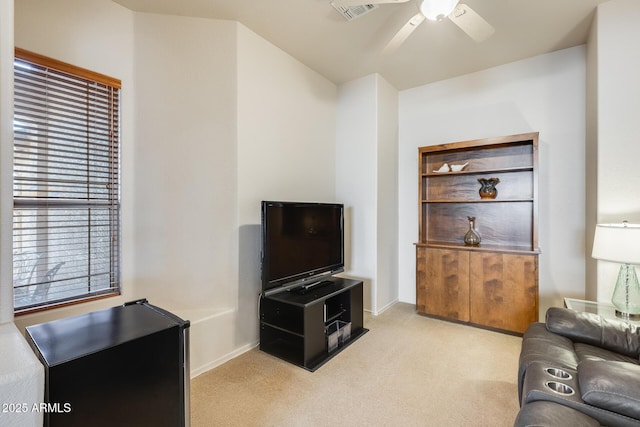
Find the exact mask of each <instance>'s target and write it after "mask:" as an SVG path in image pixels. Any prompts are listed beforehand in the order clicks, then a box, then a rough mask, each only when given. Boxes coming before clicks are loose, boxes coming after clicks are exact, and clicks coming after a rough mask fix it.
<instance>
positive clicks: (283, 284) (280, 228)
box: [260, 201, 367, 371]
mask: <svg viewBox="0 0 640 427" xmlns="http://www.w3.org/2000/svg"><path fill="white" fill-rule="evenodd" d="M342 271H344V205H342V204H338V203H308V202H270V201H263V202H262V293H261V296H260V349H261V350H262V351H265V352H267V353H269V354H272V355H274V356H277V357H279V358H281V359H284V360H287V361H289V362H291V363H294V364H296V365H298V366H301V367H303V368H305V369H307V370H310V371H314V370H316V369H318V368H319V367H320V366H322V365H323V364H324V363H326V362H327V361H328V360H329V359H331V358H332V357H334V356H335V355H337V354H338V353H339V352H340V351H342V350H343V349H344V348H346V347H347V346H348V345H349V344H351V343H352V342H353V341H355V340H356V339H358V338H360V337H361V336H362V335H363V334H365V333H366V332H367V329H365V328H364V327H363V305H362V294H363V283H362V281H361V280H352V279H347V278H343V277H337V276H334V275H335V274H337V273H340V272H342Z"/></svg>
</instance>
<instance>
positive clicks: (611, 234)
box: [591, 222, 640, 264]
mask: <svg viewBox="0 0 640 427" xmlns="http://www.w3.org/2000/svg"><path fill="white" fill-rule="evenodd" d="M591 256H592V257H593V258H596V259H600V260H603V261H611V262H619V263H622V264H640V224H628V223H626V222H624V223H622V224H598V225H596V233H595V236H594V238H593V252H592V253H591Z"/></svg>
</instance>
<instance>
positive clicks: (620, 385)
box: [578, 360, 640, 419]
mask: <svg viewBox="0 0 640 427" xmlns="http://www.w3.org/2000/svg"><path fill="white" fill-rule="evenodd" d="M578 381H579V383H580V391H581V393H582V400H584V401H585V402H586V403H588V404H590V405H593V406H596V407H598V408H602V409H606V410H609V411H612V412H616V413H618V414H623V415H626V416H629V417H632V418H635V419H640V366H638V365H635V364H632V363H627V362H611V361H607V360H584V361H582V362H580V364H579V365H578Z"/></svg>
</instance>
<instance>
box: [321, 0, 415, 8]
mask: <svg viewBox="0 0 640 427" xmlns="http://www.w3.org/2000/svg"><path fill="white" fill-rule="evenodd" d="M408 1H409V0H333V1H332V2H331V5H332V6H333V7H336V6H364V5H365V4H390V3H406V2H408Z"/></svg>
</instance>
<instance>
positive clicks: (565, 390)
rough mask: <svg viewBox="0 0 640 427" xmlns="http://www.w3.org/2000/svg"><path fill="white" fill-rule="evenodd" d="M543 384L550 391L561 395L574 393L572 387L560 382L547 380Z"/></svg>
mask: <svg viewBox="0 0 640 427" xmlns="http://www.w3.org/2000/svg"><path fill="white" fill-rule="evenodd" d="M544 385H545V387H547V388H548V389H549V390H551V391H552V392H554V393H557V394H560V395H562V396H571V395H573V394H574V393H575V391H574V390H573V387H571V386H568V385H566V384H563V383H560V382H558V381H547V382H545V383H544Z"/></svg>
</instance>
